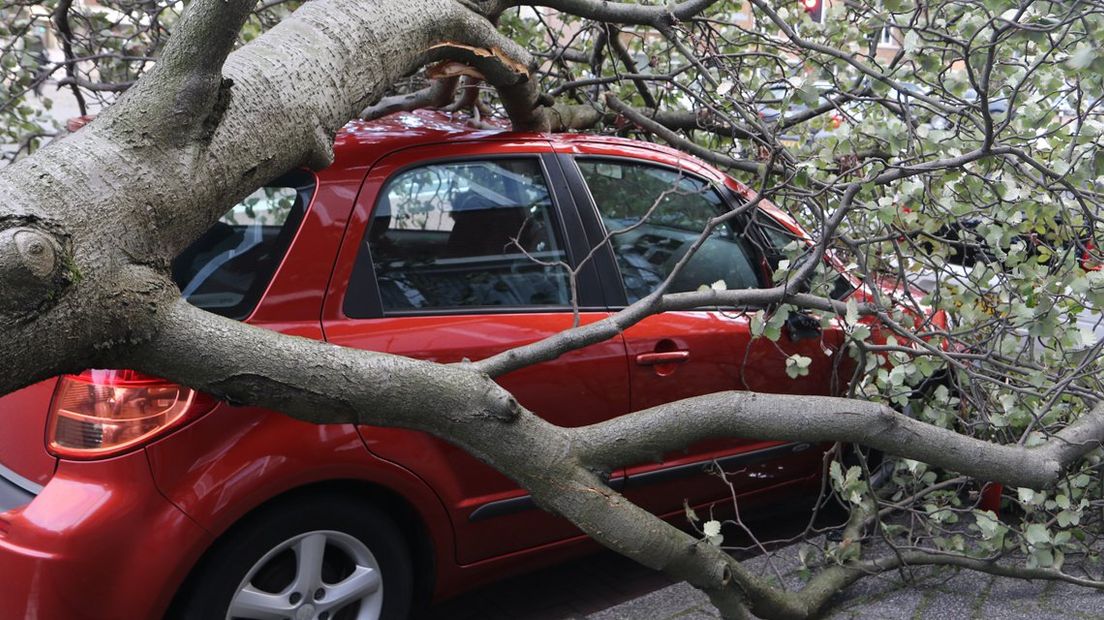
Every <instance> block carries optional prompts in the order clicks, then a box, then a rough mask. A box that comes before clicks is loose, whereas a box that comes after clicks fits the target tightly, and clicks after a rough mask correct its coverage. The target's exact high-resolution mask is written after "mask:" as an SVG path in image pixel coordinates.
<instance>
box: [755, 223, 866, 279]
mask: <svg viewBox="0 0 1104 620" xmlns="http://www.w3.org/2000/svg"><path fill="white" fill-rule="evenodd" d="M756 222H757V223H758V224H759V230H760V231H762V233H763V237H764V239H765V240H766V245H765V247H764V248H763V254H764V255H765V256H766V258H767V263H768V264H769V265H770V268H771V271H772V272H775V271H777V270H778V268H779V265H781V264H782V261H783V260H784V259H785V260H789V261H790V264H791V265H793V267H791V269H790V272H793V271H796V270H797V269H799V268H800V266H801V264H802V263H804V262H805V261H806V260H807V259H808V257H809V256H810V255H811V254H812V252H813V247H812V246H810V245H809V244H808V243H806V242H805V241H804V240H803V239H801V238H800V237H799V236H797V235H796V234H794V233H793V232H792V231H790V230H789V229H787V228H786V227H785V226H783V225H782V224H780V223H778V222H776V221H775V220H774V219H773V218H771V217H770V216H767V215H763V214H758V217H757V218H756ZM775 278H776V279H778V276H777V274H776V275H775ZM806 289H807V290H810V291H811V292H813V293H815V294H823V295H827V296H828V297H831V298H832V299H837V300H839V299H844V298H846V297H847V296H848V295H850V294H851V293H852V292H853V291H854V290H855V287H854V286H853V285H852V284H851V281H850V280H849V279H847V277H846V276H844V275H843V274H841V273H840V272H838V271H836V269H835V267H833V266H832V264H831V262H829V261H828V260H825V261H824V264H823V269H820V270H818V273H816V274H815V275H814V276H813V278H812V281H811V285H810V286H808V287H806Z"/></svg>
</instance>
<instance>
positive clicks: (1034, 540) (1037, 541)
mask: <svg viewBox="0 0 1104 620" xmlns="http://www.w3.org/2000/svg"><path fill="white" fill-rule="evenodd" d="M1024 540H1026V541H1027V542H1028V543H1030V544H1031V545H1049V544H1050V532H1049V531H1048V530H1047V528H1046V526H1045V525H1043V524H1041V523H1032V524H1031V525H1029V526H1027V529H1026V530H1025V531H1024Z"/></svg>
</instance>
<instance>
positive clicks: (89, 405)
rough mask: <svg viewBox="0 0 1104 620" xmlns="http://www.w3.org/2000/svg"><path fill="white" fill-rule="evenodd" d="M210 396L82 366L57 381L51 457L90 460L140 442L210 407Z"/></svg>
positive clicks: (50, 435)
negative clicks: (78, 370) (77, 370)
mask: <svg viewBox="0 0 1104 620" xmlns="http://www.w3.org/2000/svg"><path fill="white" fill-rule="evenodd" d="M214 404H215V400H214V399H213V398H211V397H210V396H207V395H205V394H202V393H200V392H196V391H195V390H193V389H191V388H188V387H185V386H183V385H179V384H177V383H172V382H169V381H166V380H164V379H160V378H157V377H150V376H148V375H143V374H140V373H137V372H134V371H133V370H86V371H84V372H82V373H81V374H79V375H65V376H63V377H61V379H60V380H59V381H58V386H57V389H56V390H55V391H54V399H53V401H52V402H51V403H50V416H49V419H48V422H47V425H46V428H47V431H46V445H47V446H48V448H49V450H50V452H52V453H53V454H55V455H57V456H62V457H68V458H76V459H95V458H103V457H107V456H112V455H115V454H119V453H120V452H124V451H126V450H128V449H130V448H134V447H136V446H140V445H143V444H146V443H148V442H150V441H152V440H153V439H155V438H156V437H158V436H160V435H163V434H164V433H166V432H167V431H169V430H171V429H174V428H177V427H180V426H181V425H183V424H185V423H187V422H188V421H190V420H194V419H195V418H197V417H199V416H201V415H203V414H204V413H206V412H208V411H210V410H211V408H212V407H213V406H214Z"/></svg>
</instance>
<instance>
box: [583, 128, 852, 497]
mask: <svg viewBox="0 0 1104 620" xmlns="http://www.w3.org/2000/svg"><path fill="white" fill-rule="evenodd" d="M574 151H575V152H576V153H577V154H576V156H575V157H573V158H566V159H562V164H563V165H564V166H565V168H567V169H568V170H572V171H573V172H572V173H569V174H575V173H577V175H578V176H577V177H575V178H574V181H575V187H576V188H577V192H585V194H586V195H587V197H588V199H589V202H590V203H591V204H592V205H593V210H592V211H591V217H594V218H596V219H597V220H598V228H599V229H600V230H601V237H600V238H605V236H607V235H608V236H609V237H610V242H609V244H608V248H607V251H606V252H604V253H601V252H600V253H599V254H601V255H604V256H605V257H606V259H607V260H612V261H613V262H614V264H615V270H616V272H617V273H618V274H619V275H620V279H621V281H622V284H623V286H622V287H621V288H622V290H623V293H624V295H625V297H624V298H623V301H622V304H627V303H632V302H635V301H636V300H638V299H640V298H642V297H643V296H645V295H647V294H648V293H650V292H651V291H652V290H654V288H655V287H656V286H657V285H658V284H659V283H660V282H662V281H663V280H665V279H666V277H667V275H668V274H670V273H671V270H672V268H673V267H674V265H675V264H676V263H678V262H679V261H680V260H681V259H682V257H683V256H684V255H685V254H686V252H687V250H688V248H689V247H690V245H691V244H692V243H694V241H695V240H696V239H697V238H698V236H699V235H700V234H701V231H702V230H704V228H705V226H706V224H707V222H708V221H709V219H710V218H713V217H715V216H717V215H719V214H722V213H724V212H726V211H728V210H729V209H730V208H731V206H732V205H730V204H729V202H728V201H727V200H726V197H725V195H724V194H723V193H722V192H720V191H718V189H717V188H716V187H714V184H713V183H711V182H710V181H709V180H708V179H706V178H703V177H700V176H697V175H695V174H694V173H693V172H690V171H688V170H687V169H685V168H681V167H678V166H673V165H671V163H670V162H663V161H657V160H656V158H655V156H654V155H652V154H651V153H649V152H648V151H646V150H644V149H639V150H633V149H629V148H626V149H622V154H621V156H619V157H611V156H610V155H609V153H608V151H607V150H606V149H604V148H603V149H595V151H594V152H591V153H588V149H587V148H586V147H585V146H578V145H577V146H575V147H574ZM580 200H581V199H580ZM743 221H744V220H742V219H734V220H732V221H730V222H728V223H725V224H723V225H722V226H719V227H718V228H717V229H716V230H714V231H713V233H712V234H711V235H710V236H709V237H708V238H707V239H706V241H705V242H704V243H703V244H702V245H701V246H700V248H699V249H698V251H697V252H696V253H695V255H694V256H693V257H692V258H691V259H690V260H689V262H688V263H687V264H686V266H685V267H684V268H683V270H682V272H681V275H679V276H678V277H677V278H676V280H675V281H674V282H672V284H671V285H670V288H669V289H668V290H669V292H672V293H674V292H685V291H693V290H697V289H698V288H699V287H701V286H721V285H723V286H725V287H726V288H728V289H735V288H751V287H759V286H763V285H765V284H767V283H768V282H769V280H768V278H769V274H768V273H767V272H766V262H765V261H764V260H763V257H762V255H761V254H760V252H759V250H758V245H759V244H758V243H757V241H758V237H755V236H754V235H752V234H749V233H748V230H747V227H746V226H743V225H742V222H743ZM592 236H593V235H592ZM751 318H752V316H751V311H749V310H746V309H740V308H732V309H701V310H691V311H681V312H664V313H661V314H657V315H654V316H651V317H648V318H647V319H645V320H643V321H641V322H640V323H638V324H637V325H634V326H633V327H632V328H630V329H628V330H626V331H625V333H624V337H625V345H626V352H627V355H628V365H629V377H630V379H629V384H630V393H631V396H630V401H631V407H632V408H633V410H639V409H643V408H647V407H652V406H655V405H659V404H663V403H667V402H671V401H674V400H678V399H682V398H688V397H691V396H697V395H701V394H707V393H711V392H717V391H721V390H753V391H759V392H791V393H818V394H823V393H828V392H829V391H830V381H828V377H827V376H826V374H825V371H826V370H828V369H829V368H830V365H831V364H830V357H831V353H832V350H831V348H830V347H827V346H823V345H824V343H825V342H826V338H827V339H832V338H835V335H832V334H829V335H828V336H825V334H824V333H823V331H822V330H819V329H817V330H815V333H811V334H810V335H812V336H813V337H805V336H803V337H791V335H790V334H785V335H783V337H782V338H780V339H779V340H778V341H777V342H772V341H770V340H767V339H765V338H753V337H752V335H751V325H750V323H751ZM813 340H815V344H814V343H813V342H812V341H813ZM799 351H800V352H802V353H808V354H810V355H813V356H815V359H814V360H813V362H812V364H811V367H810V373H809V375H807V376H804V377H798V378H791V377H789V376H788V375H787V374H786V372H785V360H786V358H787V357H788V356H789V355H791V354H793V353H796V352H799ZM809 447H810V446H809V445H808V444H789V443H781V442H773V441H759V440H747V439H730V440H715V441H706V442H701V443H699V444H696V445H693V446H689V447H688V448H687V449H686V450H684V451H680V452H676V453H672V454H667V455H665V456H664V458H663V459H662V461H661V462H659V463H650V464H638V465H635V466H633V467H630V468H628V469H627V471H626V474H627V478H626V488H625V493H626V495H627V496H628V497H629V498H630V499H632V500H633V501H635V502H638V503H639V504H641V505H642V506H644V507H645V508H647V509H649V510H651V511H653V512H656V513H662V514H666V513H670V512H673V511H677V510H680V509H681V506H682V503H683V501H686V502H688V503H689V504H691V505H699V504H703V503H707V502H710V501H714V500H717V499H720V498H724V497H729V496H730V494H731V492H735V493H738V494H742V493H749V492H753V491H761V490H764V489H766V488H769V487H772V486H775V485H779V484H786V483H790V482H793V481H795V480H798V479H808V478H809V477H811V476H813V475H814V474H816V473H817V472H818V471H819V464H820V457H819V455H818V454H816V451H815V450H809V449H808V448H809ZM714 463H716V464H718V465H719V466H720V467H721V468H723V469H724V470H725V471H729V472H734V471H739V474H738V475H734V476H730V477H729V482H730V483H731V484H732V487H731V489H730V487H729V486H727V485H726V484H724V483H723V482H722V481H721V480H720V478H719V477H717V476H710V475H703V472H704V471H706V470H710V469H712V465H713V464H714Z"/></svg>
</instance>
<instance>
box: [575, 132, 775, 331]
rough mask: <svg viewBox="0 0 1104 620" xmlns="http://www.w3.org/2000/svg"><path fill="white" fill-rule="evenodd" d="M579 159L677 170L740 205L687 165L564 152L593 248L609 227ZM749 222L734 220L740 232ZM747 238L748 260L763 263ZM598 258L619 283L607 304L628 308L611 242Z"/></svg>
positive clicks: (727, 201)
mask: <svg viewBox="0 0 1104 620" xmlns="http://www.w3.org/2000/svg"><path fill="white" fill-rule="evenodd" d="M578 160H600V161H610V162H618V163H622V162H627V163H630V164H635V165H644V166H651V167H654V168H664V169H666V170H670V171H672V172H675V173H678V174H679V175H681V176H684V177H688V178H690V179H694V180H696V181H698V182H700V183H702V184H703V185H704V186H706V187H708V188H709V189H712V190H713V191H714V192H716V193H717V196H718V197H719V198H720V199H721V203H722V204H724V206H725V207H727V208H728V209H729V210H734V209H736V208H738V207H737V205H736V203H735V202H734V200H733V195H732V192H731V191H730V190H729V189H728V187H726V186H724V185H718V184H717V183H714V182H713V181H710V180H709V179H705V178H703V177H702V176H701V175H699V174H697V173H694V172H692V171H690V170H687V169H685V168H679V167H678V166H672V165H670V164H666V163H663V162H657V161H653V160H650V159H644V158H639V157H628V156H624V155H606V154H590V153H582V154H563V155H561V159H560V161H561V165H562V166H564V167H565V168H569V169H570V170H571V171H572V173H571V174H568V175H567V177H568V182H569V183H570V184H571V185H572V191H573V194H574V195H575V199H576V202H577V203H579V205H580V206H579V211H580V217H583V218H584V220H586V221H587V222H586V223H587V233H588V235H587V240H588V241H589V243H590V247H591V248H594V247H596V246H597V245H598V244H600V243H602V241H603V240H604V239H605V235H606V229H605V225H604V224H602V215H601V213H600V212H599V211H598V204H597V202H595V200H594V196H593V195H591V193H590V186H589V185H587V183H586V179H585V178H584V177H583V173H582V170H580V169H579V166H578V164H577V163H576V162H577V161H578ZM583 205H586V206H583ZM747 223H748V222H747V218H746V217H738V218H737V219H736V221H735V222H733V223H732V226H733V228H734V229H735V230H737V231H744V230H747V229H748V228H749V227H748V226H747ZM751 228H754V227H751ZM756 234H759V233H758V232H756ZM746 237H747V235H746V234H742V235H741V238H740V245H741V246H742V247H743V248H744V251H745V252H747V255H748V259H749V261H750V262H751V263H752V264H753V265H756V266H759V265H761V264H762V262H761V261H763V260H764V255H763V253H762V251H761V250H760V249H759V248H758V247H755V246H754V244H752V243H749V242H748V239H747V238H746ZM599 258H600V260H601V262H602V263H603V266H602V268H601V272H602V274H603V276H604V278H612V279H610V280H603V281H611V282H615V283H616V284H615V286H613V287H607V288H608V289H616V293H617V294H616V295H609V296H607V304H609V309H610V310H611V311H615V312H616V311H618V310H622V309H624V308H626V307H628V305H629V304H628V294H627V293H626V291H625V283H624V280H623V279H622V276H621V270H620V269H618V267H617V259H616V257H615V256H614V254H613V248H612V247H610V244H605V245H604V247H602V248H599V249H598V251H596V252H595V259H596V260H597V259H599ZM762 271H763V270H762V269H761V268H760V269H757V270H756V278H757V279H758V280H759V286H760V287H766V286H767V284H766V283H765V282H766V280H765V278H766V276H767V274H765V273H763V272H762ZM607 274H609V275H607ZM611 297H612V300H611V299H610V298H611ZM700 309H701V310H710V309H713V308H712V307H704V306H703V307H702V308H700Z"/></svg>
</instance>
